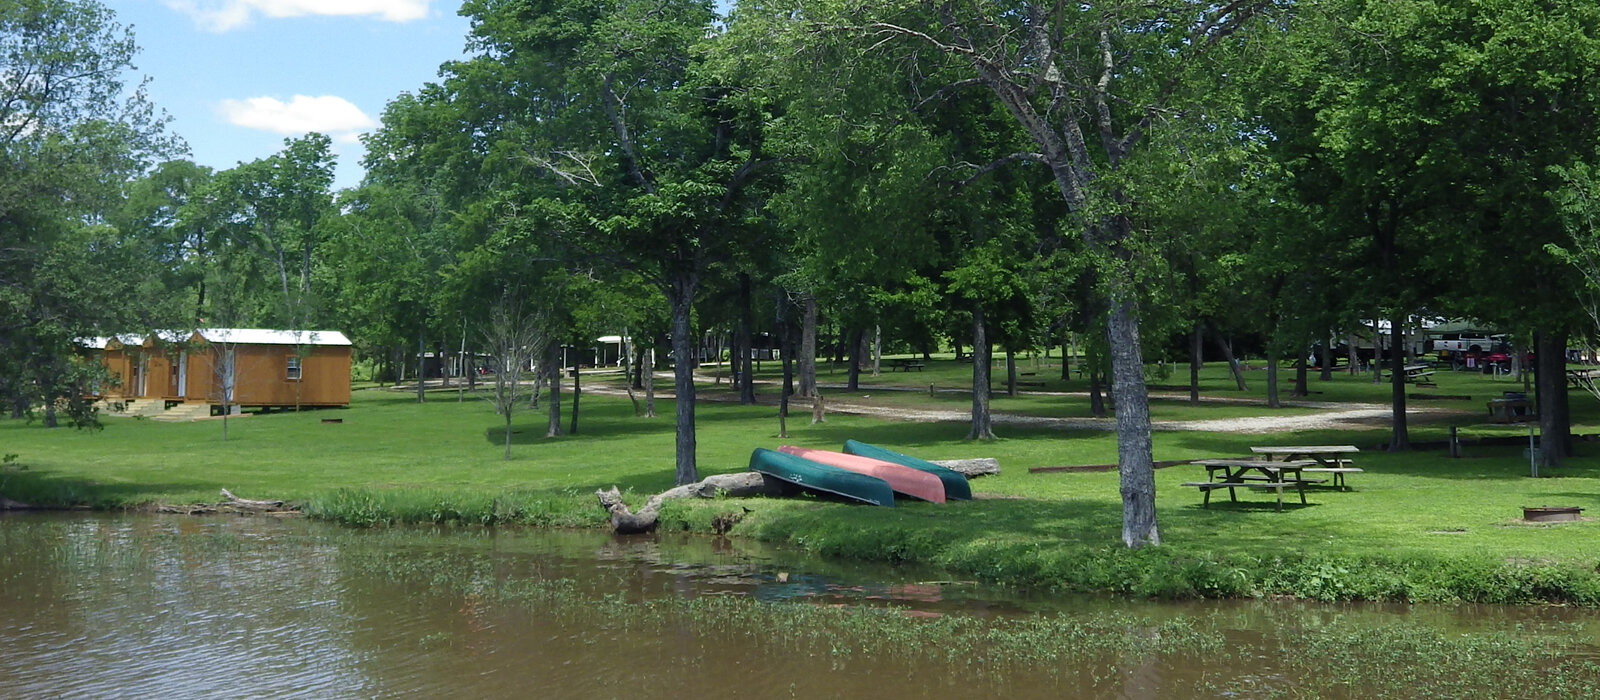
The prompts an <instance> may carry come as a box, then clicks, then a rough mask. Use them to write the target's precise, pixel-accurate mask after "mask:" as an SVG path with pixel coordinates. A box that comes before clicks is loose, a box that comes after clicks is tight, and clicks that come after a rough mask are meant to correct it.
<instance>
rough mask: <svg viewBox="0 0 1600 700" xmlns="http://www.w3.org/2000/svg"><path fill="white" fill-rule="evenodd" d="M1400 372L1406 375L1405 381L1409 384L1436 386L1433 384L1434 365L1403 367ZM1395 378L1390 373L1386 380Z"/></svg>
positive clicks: (1386, 375) (1387, 374)
mask: <svg viewBox="0 0 1600 700" xmlns="http://www.w3.org/2000/svg"><path fill="white" fill-rule="evenodd" d="M1400 371H1402V372H1404V373H1405V381H1406V383H1407V384H1416V385H1419V386H1436V385H1435V384H1434V383H1433V365H1406V366H1405V367H1402V368H1401V370H1400ZM1393 376H1394V373H1393V372H1388V373H1386V374H1385V377H1386V378H1387V377H1393Z"/></svg>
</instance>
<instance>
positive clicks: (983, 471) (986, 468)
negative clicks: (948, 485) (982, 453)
mask: <svg viewBox="0 0 1600 700" xmlns="http://www.w3.org/2000/svg"><path fill="white" fill-rule="evenodd" d="M932 461H933V463H934V464H937V465H939V466H941V467H944V468H945V469H949V470H950V471H953V472H957V473H960V474H962V475H963V476H965V477H967V478H968V479H971V478H973V477H979V476H987V475H989V474H996V475H998V474H999V473H1000V460H998V459H995V458H993V457H980V458H978V459H935V460H932Z"/></svg>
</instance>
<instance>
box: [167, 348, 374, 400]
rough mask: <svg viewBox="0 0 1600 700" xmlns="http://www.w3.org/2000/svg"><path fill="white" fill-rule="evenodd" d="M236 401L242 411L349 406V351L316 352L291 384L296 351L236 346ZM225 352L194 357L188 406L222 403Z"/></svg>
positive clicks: (191, 356)
mask: <svg viewBox="0 0 1600 700" xmlns="http://www.w3.org/2000/svg"><path fill="white" fill-rule="evenodd" d="M233 352H234V395H233V401H232V403H233V404H234V405H238V406H274V407H277V406H348V405H349V404H350V348H349V347H341V346H313V347H312V348H311V349H310V352H309V354H307V355H306V356H305V357H304V358H302V360H301V363H300V379H299V380H298V381H296V380H292V379H289V378H288V368H289V358H291V357H294V356H295V348H294V346H292V345H242V344H241V345H235V346H234V347H233ZM220 354H221V350H220V348H219V347H208V346H202V347H199V348H196V349H195V350H193V351H192V352H190V354H189V362H188V364H189V367H188V379H187V385H188V386H187V387H186V389H187V392H186V396H185V397H184V398H185V400H187V401H204V402H207V403H211V404H219V405H220V404H221V403H223V400H222V399H223V396H222V388H223V382H222V377H221V376H220V375H219V373H218V371H217V367H218V364H219V360H220V357H219V356H220Z"/></svg>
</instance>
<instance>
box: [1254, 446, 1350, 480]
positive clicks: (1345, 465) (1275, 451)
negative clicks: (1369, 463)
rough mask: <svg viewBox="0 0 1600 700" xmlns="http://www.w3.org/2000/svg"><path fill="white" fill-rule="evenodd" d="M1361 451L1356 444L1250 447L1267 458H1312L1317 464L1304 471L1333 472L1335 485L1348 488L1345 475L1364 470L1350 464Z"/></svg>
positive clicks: (1290, 459) (1291, 459)
mask: <svg viewBox="0 0 1600 700" xmlns="http://www.w3.org/2000/svg"><path fill="white" fill-rule="evenodd" d="M1360 451H1361V449H1360V448H1358V447H1356V446H1355V445H1270V446H1266V447H1252V448H1250V453H1251V454H1254V455H1260V456H1261V458H1262V459H1267V460H1272V459H1278V460H1282V461H1286V462H1288V461H1297V460H1311V461H1312V462H1314V463H1315V466H1308V467H1306V468H1305V469H1304V470H1303V471H1307V472H1314V473H1323V474H1331V475H1333V486H1336V487H1339V488H1342V489H1346V490H1348V489H1349V485H1348V484H1347V483H1346V482H1345V475H1346V474H1360V473H1361V471H1362V470H1361V469H1360V468H1359V467H1355V466H1351V464H1350V463H1351V461H1352V460H1354V459H1355V454H1356V453H1357V452H1360Z"/></svg>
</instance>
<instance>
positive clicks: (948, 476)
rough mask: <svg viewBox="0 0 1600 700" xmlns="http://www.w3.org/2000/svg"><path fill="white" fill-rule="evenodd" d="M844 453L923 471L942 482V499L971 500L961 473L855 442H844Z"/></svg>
mask: <svg viewBox="0 0 1600 700" xmlns="http://www.w3.org/2000/svg"><path fill="white" fill-rule="evenodd" d="M844 451H845V452H846V453H847V454H853V455H857V456H860V457H871V458H873V459H879V460H883V461H885V462H893V463H895V464H898V465H900V466H903V467H911V468H912V469H915V470H917V471H924V472H928V473H929V474H932V475H934V476H937V477H939V481H942V482H944V497H945V498H949V499H954V500H958V501H970V500H972V486H971V485H970V484H968V483H967V476H966V475H965V474H962V473H961V472H958V471H954V470H950V469H945V468H944V467H941V466H939V465H937V464H934V463H933V462H929V461H926V460H921V459H917V458H916V457H912V456H910V455H903V454H900V453H899V452H892V451H890V450H886V449H883V448H882V447H878V446H877V445H868V444H867V443H864V442H859V441H856V440H845V441H844Z"/></svg>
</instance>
